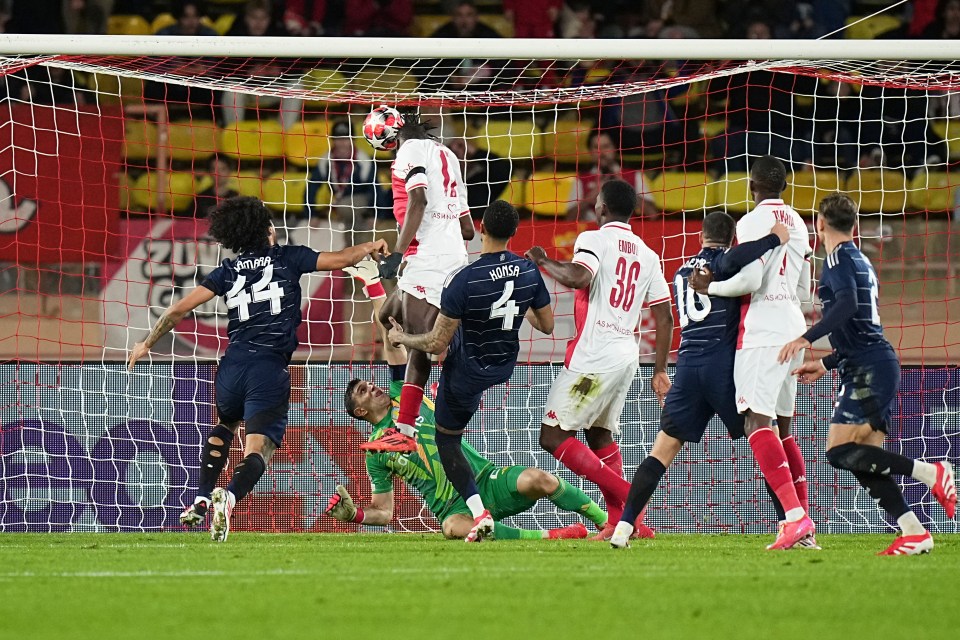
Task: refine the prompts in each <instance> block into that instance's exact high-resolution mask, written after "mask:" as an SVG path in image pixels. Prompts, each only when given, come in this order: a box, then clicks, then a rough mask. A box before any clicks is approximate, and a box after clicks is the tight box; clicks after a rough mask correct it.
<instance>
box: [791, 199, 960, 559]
mask: <svg viewBox="0 0 960 640" xmlns="http://www.w3.org/2000/svg"><path fill="white" fill-rule="evenodd" d="M856 223H857V207H856V205H855V204H854V202H853V200H851V199H850V198H849V197H848V196H847V195H845V194H842V193H835V194H832V195H829V196H827V197H826V198H824V199H823V200H822V201H821V202H820V211H819V215H818V216H817V235H818V236H819V237H820V241H821V242H822V243H823V246H824V248H825V249H826V251H827V259H826V263H825V267H824V270H823V273H822V274H821V276H820V287H819V293H820V300H821V301H822V302H823V317H822V318H821V319H820V322H818V323H816V324H815V325H813V326H812V327H810V329H809V330H808V331H807V332H806V333H805V334H803V335H802V336H801V337H799V338H797V339H795V340H793V341H792V342H790V343H788V344H786V345H785V346H784V347H783V349H781V351H780V362H788V361H789V360H790V359H791V358H792V357H794V355H796V354H797V353H800V352H801V351H802V350H803V349H808V348H810V346H811V345H812V344H813V343H814V342H816V341H817V340H819V339H820V338H823V337H824V336H827V335H829V336H830V344H831V346H832V347H833V352H832V353H831V354H830V355H828V356H827V357H825V358H823V359H822V360H811V361H807V362H805V363H803V364H802V365H801V366H800V367H799V368H798V369H796V370H794V372H793V373H795V374H797V375H799V376H800V377H801V380H802V381H803V382H807V383H813V382H815V381H817V380H819V379H820V378H821V377H822V376H823V374H825V373H826V372H827V371H828V370H830V369H839V372H840V391H839V393H838V397H837V403H836V405H835V409H834V413H833V417H832V418H831V419H830V431H829V433H828V435H827V447H826V449H827V460H828V461H829V462H830V464H831V465H833V466H834V467H835V468H837V469H847V470H848V471H850V472H851V473H853V475H854V477H855V478H856V479H857V482H859V483H860V485H861V486H862V487H863V488H864V489H866V490H867V492H868V493H869V494H870V496H871V497H872V498H873V499H874V500H875V501H876V502H877V504H878V505H879V506H880V507H881V508H882V509H883V510H884V511H886V512H887V513H889V514H890V515H891V516H892V517H893V518H895V519H896V521H897V525H898V526H899V527H900V531H901V535H899V536H897V538H896V539H895V540H894V542H893V544H892V545H890V547H889V548H887V549H886V550H885V551H882V552H881V553H880V554H879V555H890V556H898V555H916V554H920V553H927V552H929V551H930V550H931V549H933V538H932V537H931V536H930V532H929V531H927V530H926V529H925V528H924V527H923V525H922V524H920V520H918V519H917V516H916V515H915V514H914V513H913V512H912V511H910V508H909V507H908V506H907V503H906V501H905V500H904V498H903V493H902V492H901V491H900V487H899V486H898V485H897V483H896V482H894V480H893V478H891V477H890V475H891V474H896V475H901V476H909V477H911V478H914V479H915V480H919V481H920V482H922V483H924V484H925V485H927V486H928V487H930V489H931V492H932V493H933V497H934V498H936V500H937V502H939V503H940V504H941V505H943V508H944V510H945V511H946V512H947V517H949V518H951V519H952V518H953V517H954V515H955V514H956V508H957V487H956V483H955V481H954V475H953V468H952V466H951V465H950V463H949V462H936V463H933V464H931V463H928V462H921V461H919V460H911V459H910V458H907V457H905V456H902V455H900V454H897V453H893V452H891V451H887V450H885V449H884V448H883V439H884V436H885V435H886V433H887V431H888V429H889V423H890V407H891V405H892V403H893V401H894V400H895V399H896V396H897V388H898V387H899V385H900V363H899V361H898V360H897V353H896V351H894V349H893V346H891V344H890V343H889V342H887V339H886V338H884V336H883V327H882V326H881V324H880V313H879V309H878V306H879V302H880V300H879V284H878V281H877V274H876V272H875V271H874V270H873V265H871V264H870V260H869V259H868V258H867V257H866V256H865V255H863V253H861V252H860V250H859V249H858V248H857V246H856V245H855V244H854V242H853V232H854V227H855V226H856Z"/></svg>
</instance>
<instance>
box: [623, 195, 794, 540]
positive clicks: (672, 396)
mask: <svg viewBox="0 0 960 640" xmlns="http://www.w3.org/2000/svg"><path fill="white" fill-rule="evenodd" d="M735 232H736V222H735V221H734V219H733V218H731V217H730V216H729V215H727V214H726V213H723V212H721V211H715V212H713V213H710V214H708V215H707V216H706V217H705V218H704V219H703V230H702V231H701V232H700V244H701V246H702V247H703V248H702V249H701V250H700V253H698V254H697V255H696V256H694V257H693V258H691V259H690V260H688V261H687V262H686V263H684V265H683V266H682V267H680V269H679V270H678V271H677V274H676V275H675V276H674V278H673V293H674V301H675V302H676V305H677V314H678V315H679V317H680V350H679V353H678V354H677V367H676V370H675V373H674V379H673V386H671V387H670V391H669V392H668V393H667V397H666V399H665V400H664V405H663V410H662V411H661V413H660V433H658V434H657V437H656V440H654V443H653V448H652V449H651V451H650V455H649V456H647V457H646V458H645V459H644V460H643V461H642V462H641V463H640V466H639V467H637V470H636V472H635V473H634V476H633V482H632V483H631V485H630V493H629V494H628V496H627V503H626V506H625V507H624V510H623V515H622V516H621V519H620V522H619V523H618V524H617V527H616V529H615V530H614V533H613V536H612V537H611V538H610V545H611V546H612V547H614V548H617V549H622V548H625V547H629V546H630V543H629V541H630V535H631V534H632V533H633V529H634V522H635V520H636V519H637V516H638V515H639V514H640V512H641V511H642V510H643V508H644V507H645V506H646V505H647V502H648V501H649V500H650V497H651V496H652V495H653V492H654V491H655V490H656V488H657V485H658V484H659V483H660V479H661V478H662V477H663V475H664V474H665V473H666V471H667V467H669V466H670V464H671V463H672V462H673V460H674V458H676V457H677V454H678V453H680V449H682V448H683V444H684V443H685V442H699V441H700V439H701V438H702V437H703V433H704V431H706V428H707V424H708V423H709V422H710V419H711V418H712V417H713V416H714V415H719V416H720V419H721V420H723V423H724V425H726V427H727V431H728V432H729V433H730V437H731V438H733V439H736V438H740V437H743V419H744V417H743V415H741V414H740V413H739V412H738V411H737V404H736V394H735V392H734V385H733V359H734V353H735V351H736V344H737V333H738V329H739V325H740V299H739V298H721V297H709V296H706V295H703V294H700V293H696V292H695V291H694V290H693V289H692V288H691V287H690V286H689V284H688V282H687V280H688V278H689V277H690V274H691V273H692V272H693V271H694V270H699V269H703V268H709V269H710V270H711V271H712V272H713V274H714V278H715V279H717V280H726V279H727V278H729V277H731V276H733V275H735V274H737V273H739V272H740V270H741V269H742V268H743V267H744V266H746V265H747V264H750V263H751V262H753V261H754V260H758V259H760V257H761V256H763V255H764V254H765V253H766V252H767V251H769V250H770V249H773V248H775V247H778V246H780V244H782V243H783V242H786V241H787V240H788V239H789V237H790V234H789V230H788V229H787V227H785V226H784V225H782V224H779V223H778V224H777V225H776V226H774V228H773V229H772V231H771V233H770V235H768V236H766V237H764V238H761V239H759V240H754V241H752V242H745V243H743V244H741V245H739V246H737V247H736V248H734V249H730V248H729V247H730V244H731V243H732V242H733V237H734V234H735Z"/></svg>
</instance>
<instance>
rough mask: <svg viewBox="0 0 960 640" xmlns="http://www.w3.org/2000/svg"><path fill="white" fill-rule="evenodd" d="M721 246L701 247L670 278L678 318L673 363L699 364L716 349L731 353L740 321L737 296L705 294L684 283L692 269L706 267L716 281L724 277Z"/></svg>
mask: <svg viewBox="0 0 960 640" xmlns="http://www.w3.org/2000/svg"><path fill="white" fill-rule="evenodd" d="M725 254H726V249H724V248H723V247H705V248H703V249H701V250H700V253H698V254H697V255H696V256H694V257H693V258H690V260H688V261H687V262H685V263H684V265H683V266H682V267H680V268H679V269H678V270H677V273H676V275H675V276H674V277H673V295H674V302H675V303H676V305H677V315H678V316H679V318H680V350H679V352H678V353H677V365H678V366H679V365H685V364H690V365H696V364H703V363H704V362H705V361H708V360H709V359H710V358H711V357H713V356H714V355H716V354H717V353H718V352H727V353H728V354H729V355H733V352H734V348H735V347H736V344H737V330H738V328H739V324H740V299H739V298H722V297H719V296H713V297H711V296H706V295H703V294H700V293H697V292H695V291H694V290H693V289H692V288H691V287H690V286H689V283H688V279H689V278H690V274H691V273H692V272H693V270H694V269H702V268H704V267H707V268H709V269H710V271H712V272H713V274H714V278H715V279H716V280H725V279H726V276H727V274H726V273H725V272H724V265H723V261H724V255H725Z"/></svg>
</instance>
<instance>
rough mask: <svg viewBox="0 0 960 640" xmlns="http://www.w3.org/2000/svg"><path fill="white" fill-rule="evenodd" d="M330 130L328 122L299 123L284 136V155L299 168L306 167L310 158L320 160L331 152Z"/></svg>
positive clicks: (310, 121)
mask: <svg viewBox="0 0 960 640" xmlns="http://www.w3.org/2000/svg"><path fill="white" fill-rule="evenodd" d="M329 130H330V129H329V125H328V124H327V121H326V120H303V121H302V122H297V123H296V124H294V125H293V126H292V127H290V128H289V129H287V131H286V133H285V134H284V136H283V155H284V156H286V158H287V160H288V161H289V162H291V163H293V164H295V165H297V166H300V167H303V166H306V165H307V164H308V163H309V160H308V159H309V158H319V157H321V156H323V155H325V154H326V153H327V151H329V150H330V139H329V138H328V137H327V136H328V134H329ZM358 142H359V141H358Z"/></svg>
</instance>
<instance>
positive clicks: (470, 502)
mask: <svg viewBox="0 0 960 640" xmlns="http://www.w3.org/2000/svg"><path fill="white" fill-rule="evenodd" d="M467 506H468V507H470V513H472V514H473V519H474V520H476V519H477V518H479V517H480V516H481V515H482V514H483V512H484V511H486V507H484V506H483V500H481V499H480V494H479V493H478V494H475V495H472V496H470V497H469V498H467Z"/></svg>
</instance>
